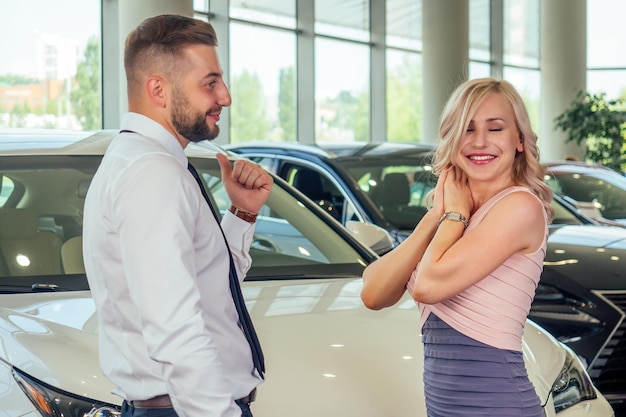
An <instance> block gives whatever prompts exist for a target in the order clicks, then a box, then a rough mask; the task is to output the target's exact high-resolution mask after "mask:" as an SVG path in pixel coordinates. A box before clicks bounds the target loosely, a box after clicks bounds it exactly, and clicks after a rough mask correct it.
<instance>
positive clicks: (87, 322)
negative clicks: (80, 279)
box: [0, 291, 119, 403]
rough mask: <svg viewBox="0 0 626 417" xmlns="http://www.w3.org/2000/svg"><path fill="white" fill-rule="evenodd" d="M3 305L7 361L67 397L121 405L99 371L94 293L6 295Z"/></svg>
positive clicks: (0, 334)
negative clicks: (57, 389)
mask: <svg viewBox="0 0 626 417" xmlns="http://www.w3.org/2000/svg"><path fill="white" fill-rule="evenodd" d="M0 305H1V306H2V308H1V309H0V339H1V346H2V347H3V349H2V350H1V351H0V355H1V356H0V357H1V359H2V360H4V361H6V362H7V363H8V364H9V365H12V366H14V367H16V368H18V369H20V370H21V371H23V372H25V373H27V374H29V375H31V376H33V377H35V378H37V379H39V380H41V381H44V382H46V383H48V384H50V385H52V386H54V387H58V388H61V389H63V390H65V391H69V392H72V393H74V394H79V395H82V396H85V397H88V398H93V399H98V400H101V401H106V402H110V403H118V402H119V400H118V398H117V397H115V396H114V395H113V394H111V388H112V385H111V384H110V383H109V382H108V380H107V379H106V378H105V377H104V376H103V375H102V372H101V370H100V367H99V363H98V336H97V319H96V315H95V305H94V302H93V300H92V298H91V294H90V292H88V291H77V292H58V293H55V292H51V293H34V294H10V295H8V294H6V295H1V296H0Z"/></svg>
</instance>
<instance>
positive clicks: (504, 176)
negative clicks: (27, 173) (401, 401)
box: [361, 78, 553, 417]
mask: <svg viewBox="0 0 626 417" xmlns="http://www.w3.org/2000/svg"><path fill="white" fill-rule="evenodd" d="M434 169H435V173H436V174H437V175H438V177H439V178H438V182H437V186H436V188H435V191H434V194H433V196H432V201H433V202H432V207H431V208H430V210H429V211H428V213H427V214H426V215H425V216H424V217H423V218H422V220H421V221H420V223H419V224H418V225H417V226H416V228H415V230H414V231H413V233H412V234H411V235H410V236H409V238H407V239H406V240H405V241H404V242H403V243H402V244H401V245H400V246H398V247H397V248H396V249H394V250H393V251H391V252H389V253H388V254H386V255H385V256H383V257H382V258H380V259H379V260H377V261H376V262H374V263H372V264H371V265H370V266H369V267H368V268H367V269H366V270H365V273H364V276H363V279H364V286H363V290H362V293H361V298H362V300H363V302H364V303H365V305H366V306H367V307H368V308H371V309H381V308H384V307H388V306H391V305H393V304H395V303H396V302H397V301H398V300H399V299H400V297H401V296H402V294H403V293H404V291H407V290H408V291H409V292H410V294H411V295H412V297H413V299H414V300H415V301H416V302H417V304H418V306H419V311H420V319H421V330H422V340H423V343H424V355H425V366H424V383H425V395H426V407H427V409H428V416H429V417H436V416H445V417H452V416H463V417H467V416H474V415H475V416H486V415H494V416H499V417H506V416H519V417H522V416H523V417H532V416H537V417H540V416H543V415H544V414H543V411H542V408H541V404H540V401H539V397H538V396H537V394H536V392H535V390H534V387H533V385H532V383H531V382H530V380H529V379H528V375H527V372H526V369H525V366H524V361H523V357H522V333H523V329H524V322H525V320H526V318H527V316H528V312H529V310H530V305H531V302H532V300H533V297H534V293H535V289H536V287H537V283H538V281H539V276H540V274H541V271H542V268H543V259H544V256H545V250H546V239H547V234H548V227H547V226H548V223H549V221H550V220H551V218H552V216H553V211H552V208H551V207H550V200H551V198H552V193H551V191H550V189H549V187H547V186H546V185H545V183H544V182H543V170H542V168H541V165H540V163H539V152H538V149H537V137H536V135H535V134H534V133H533V131H532V129H531V126H530V120H529V117H528V113H527V111H526V108H525V106H524V103H523V101H522V99H521V97H520V95H519V94H518V92H517V91H516V90H515V88H514V87H513V86H512V85H511V84H510V83H508V82H506V81H499V80H496V79H492V78H484V79H476V80H470V81H466V82H465V83H463V84H462V85H460V86H459V87H458V88H457V89H456V90H455V91H454V93H453V94H452V95H451V97H450V99H449V101H448V103H447V104H446V107H445V109H444V111H443V114H442V117H441V124H440V143H439V145H438V148H437V151H436V155H435V159H434Z"/></svg>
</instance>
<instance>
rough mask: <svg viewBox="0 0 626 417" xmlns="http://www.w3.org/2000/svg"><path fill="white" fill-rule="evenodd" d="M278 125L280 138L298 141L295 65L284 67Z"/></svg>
mask: <svg viewBox="0 0 626 417" xmlns="http://www.w3.org/2000/svg"><path fill="white" fill-rule="evenodd" d="M278 126H279V127H280V136H279V137H280V139H281V140H283V141H286V142H296V141H297V137H296V135H297V131H296V82H295V68H294V67H293V66H291V67H288V68H282V69H281V70H280V75H279V87H278Z"/></svg>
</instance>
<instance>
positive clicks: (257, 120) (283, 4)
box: [194, 0, 540, 143]
mask: <svg viewBox="0 0 626 417" xmlns="http://www.w3.org/2000/svg"><path fill="white" fill-rule="evenodd" d="M422 1H423V0H387V1H386V3H385V7H384V9H383V13H373V12H372V10H373V9H374V8H375V7H377V4H375V3H374V0H342V1H336V0H315V1H314V6H313V7H312V8H311V9H310V10H311V14H312V15H306V14H305V13H296V10H298V8H297V0H280V1H278V0H255V1H249V0H246V1H244V0H230V2H229V8H228V16H219V15H217V14H215V13H213V8H218V9H222V8H220V7H215V5H216V4H217V3H219V2H220V1H219V0H211V1H208V2H207V1H196V2H194V8H195V10H196V12H198V13H199V14H200V15H201V14H206V15H207V17H208V18H209V20H210V19H212V18H215V19H223V18H226V19H230V25H229V36H230V40H229V53H230V62H229V64H230V65H229V69H228V70H229V75H230V80H229V83H230V87H231V90H232V94H233V104H232V106H231V113H230V114H231V120H230V121H231V128H230V141H231V142H233V143H237V142H245V141H249V140H254V139H261V140H274V141H298V140H299V141H304V142H325V141H332V142H337V141H363V142H367V141H382V140H388V141H398V142H415V141H420V140H421V118H422V111H421V110H422V105H423V104H422V103H424V100H423V97H422V82H423V79H422V54H421V52H422ZM469 8H470V25H469V27H470V55H469V56H470V60H471V65H470V66H469V74H468V76H469V77H470V78H474V77H479V76H489V75H494V76H497V77H504V78H505V79H508V80H510V81H512V82H513V83H514V84H515V85H516V86H517V87H518V88H519V89H520V91H522V93H523V94H524V97H525V98H526V100H527V102H528V104H529V107H530V108H531V113H532V115H533V121H534V123H538V112H539V79H540V74H539V49H540V48H539V0H504V1H500V0H498V1H493V0H469ZM222 10H223V9H222ZM381 20H384V21H381ZM301 21H305V22H308V21H313V22H314V24H313V30H312V32H307V31H304V30H300V29H301V25H300V22H301ZM380 28H383V30H384V33H382V34H381V33H378V32H377V31H379V30H380ZM492 28H496V29H495V31H493V32H492ZM298 37H303V38H306V37H309V38H312V40H311V42H312V43H313V45H314V48H313V50H314V56H313V59H310V60H300V59H298V57H297V53H296V45H297V44H298ZM381 43H382V50H383V55H382V56H383V57H384V59H385V65H383V66H382V69H381V70H380V71H377V64H378V62H375V61H373V59H372V57H373V56H375V55H374V54H375V49H376V48H380V44H381ZM299 71H313V73H314V74H315V76H314V90H313V97H314V101H315V105H314V108H315V115H314V123H313V126H314V132H303V131H302V130H300V131H298V128H297V126H298V123H299V121H300V120H299V118H300V117H302V118H305V117H308V115H305V114H299V113H298V112H297V111H296V109H297V108H298V106H297V96H298V94H305V92H306V88H307V87H308V86H304V87H303V89H302V90H298V88H297V83H296V82H295V81H296V79H297V73H298V72H299ZM381 79H384V80H386V83H380V82H379V80H381ZM376 89H381V90H382V91H383V93H382V95H381V94H380V92H378V93H379V94H376V93H377V91H375V90H376ZM381 96H383V97H386V100H385V101H386V106H385V107H383V108H382V111H378V112H376V111H374V108H375V106H376V101H375V97H381ZM427 104H428V103H425V105H427ZM377 122H378V123H380V124H382V125H383V126H385V127H386V129H385V130H384V132H385V133H384V134H383V135H384V138H380V137H374V136H373V132H372V131H373V130H376V129H375V127H376V123H377Z"/></svg>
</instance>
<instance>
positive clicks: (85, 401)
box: [13, 368, 122, 417]
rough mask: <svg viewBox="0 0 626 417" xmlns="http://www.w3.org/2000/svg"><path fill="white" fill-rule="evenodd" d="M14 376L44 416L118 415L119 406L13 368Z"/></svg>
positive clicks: (92, 416) (115, 416)
mask: <svg viewBox="0 0 626 417" xmlns="http://www.w3.org/2000/svg"><path fill="white" fill-rule="evenodd" d="M13 377H14V378H15V380H16V381H17V383H18V385H19V386H20V388H22V390H23V391H24V393H25V394H26V396H27V397H28V399H30V401H32V403H33V404H34V405H35V407H36V408H37V411H39V413H41V415H42V416H43V417H118V416H120V415H121V414H122V413H121V410H120V407H119V406H116V405H113V404H107V403H103V402H100V401H96V400H92V399H90V398H86V397H81V396H78V395H75V394H70V393H69V392H64V391H61V390H59V389H57V388H53V387H51V386H50V385H48V384H46V383H44V382H41V381H38V380H36V379H34V378H32V377H30V376H28V375H26V374H24V373H22V372H20V371H19V370H17V369H15V368H13Z"/></svg>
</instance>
